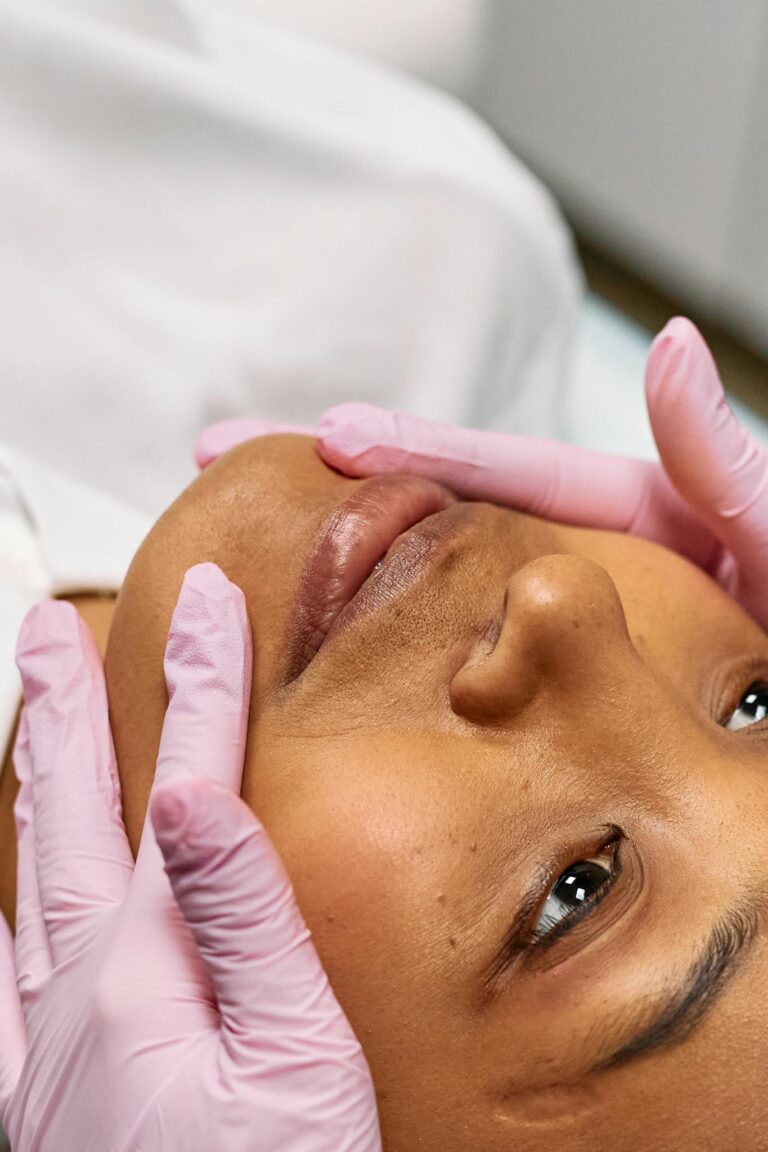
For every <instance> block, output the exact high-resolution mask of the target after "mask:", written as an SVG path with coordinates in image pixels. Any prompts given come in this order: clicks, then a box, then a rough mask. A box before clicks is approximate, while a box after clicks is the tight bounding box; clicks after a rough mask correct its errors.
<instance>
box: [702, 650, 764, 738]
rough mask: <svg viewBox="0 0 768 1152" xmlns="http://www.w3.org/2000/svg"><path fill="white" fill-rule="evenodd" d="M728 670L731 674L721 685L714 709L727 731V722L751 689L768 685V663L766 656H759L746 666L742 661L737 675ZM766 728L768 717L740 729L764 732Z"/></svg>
mask: <svg viewBox="0 0 768 1152" xmlns="http://www.w3.org/2000/svg"><path fill="white" fill-rule="evenodd" d="M728 671H729V673H730V674H729V675H728V677H727V683H726V685H725V687H724V688H722V687H721V689H720V691H719V692H717V694H716V702H717V703H716V707H715V708H714V709H713V716H714V719H715V721H716V723H717V724H718V725H719V727H720V728H723V729H725V730H726V731H728V729H727V727H726V726H727V724H728V723H729V722H730V720H731V719H732V717H733V714H734V713H735V712H736V711H737V709H738V708H739V706H740V705H741V702H742V701H743V700H744V697H745V696H746V695H747V694H748V693H749V691H750V689H751V688H756V687H762V686H766V685H768V665H766V661H765V659H764V658H758V659H755V660H751V661H750V662H749V664H748V665H747V667H746V668H745V667H744V665H743V663H742V665H741V667H740V668H739V669H738V671H737V672H736V674H735V675H734V674H733V672H732V671H731V670H730V669H729V670H728ZM766 728H768V717H767V718H764V719H763V720H757V721H755V723H754V724H749V725H745V726H744V727H743V728H742V729H740V731H741V733H742V734H743V733H744V732H761V731H762V732H764V731H765V730H766ZM736 731H739V730H738V729H737V730H734V734H735V732H736Z"/></svg>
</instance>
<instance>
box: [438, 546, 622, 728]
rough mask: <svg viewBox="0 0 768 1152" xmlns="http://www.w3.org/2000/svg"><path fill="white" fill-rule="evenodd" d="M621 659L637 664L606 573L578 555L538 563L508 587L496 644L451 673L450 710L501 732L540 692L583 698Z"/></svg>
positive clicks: (618, 600)
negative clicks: (592, 684)
mask: <svg viewBox="0 0 768 1152" xmlns="http://www.w3.org/2000/svg"><path fill="white" fill-rule="evenodd" d="M628 657H629V658H632V659H635V660H637V659H639V657H638V654H637V652H636V650H635V648H634V645H633V644H632V641H631V639H630V636H629V632H628V629H627V622H626V618H625V616H624V609H623V607H622V604H621V599H620V598H619V593H618V590H617V588H616V585H615V584H614V583H613V580H612V579H611V577H610V576H609V575H608V573H607V572H606V570H605V569H604V568H601V567H600V565H599V564H595V563H594V562H593V561H591V560H587V559H584V558H583V557H580V556H560V555H558V556H544V557H540V558H539V559H536V560H534V561H533V562H531V563H530V564H527V565H526V566H525V567H524V568H521V569H520V571H519V572H517V573H515V575H514V576H513V577H512V578H511V580H510V581H509V583H508V584H507V588H506V593H505V598H504V617H503V621H502V626H501V632H500V635H499V638H498V641H497V643H496V645H495V647H494V649H493V651H492V652H491V653H490V654H489V655H485V656H484V657H481V658H479V659H477V658H475V657H470V659H469V660H468V661H467V663H465V664H464V666H463V667H462V668H460V669H459V671H458V672H457V673H456V675H455V676H454V678H453V680H452V682H451V689H450V691H451V704H452V707H453V710H454V712H456V713H457V714H458V715H460V716H462V717H464V718H465V719H467V720H470V721H472V722H473V723H479V724H489V725H503V724H504V723H505V722H506V721H508V720H510V719H512V717H514V716H515V715H516V714H517V713H518V712H520V710H521V709H523V708H525V707H526V705H527V704H529V703H530V702H531V701H532V700H533V699H534V698H535V697H536V696H537V694H539V693H540V692H542V691H545V690H546V691H552V690H558V691H561V692H582V691H584V688H585V686H586V685H587V684H589V683H590V682H593V681H594V680H595V678H596V677H605V678H609V677H611V675H612V669H615V668H616V666H617V663H618V662H622V663H623V664H624V665H625V666H626V660H627V658H628ZM606 682H607V679H606Z"/></svg>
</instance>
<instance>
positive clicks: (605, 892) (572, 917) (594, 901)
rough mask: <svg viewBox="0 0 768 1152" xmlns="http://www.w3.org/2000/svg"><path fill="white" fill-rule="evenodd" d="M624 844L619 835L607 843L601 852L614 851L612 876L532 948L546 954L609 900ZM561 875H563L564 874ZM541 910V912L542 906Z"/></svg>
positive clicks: (532, 945) (619, 874)
mask: <svg viewBox="0 0 768 1152" xmlns="http://www.w3.org/2000/svg"><path fill="white" fill-rule="evenodd" d="M623 843H624V837H623V836H621V835H619V836H617V837H616V838H614V839H613V840H609V841H607V842H606V843H605V844H604V845H603V847H602V848H601V850H600V851H601V852H603V853H605V852H606V851H607V850H608V849H609V848H611V849H612V852H611V858H612V865H613V866H612V869H611V874H610V876H608V877H606V879H605V881H604V882H603V883H602V884H601V885H600V887H599V888H598V889H597V891H596V892H594V893H593V894H592V896H590V897H589V898H588V899H587V900H585V901H584V902H583V903H582V904H580V905H579V907H578V908H574V909H573V911H572V912H569V913H568V915H567V916H563V918H562V919H561V920H559V921H558V923H557V924H555V925H554V927H552V928H550V930H549V931H548V932H547V933H546V934H545V935H544V936H540V937H538V938H536V939H533V940H531V943H530V947H531V948H535V949H536V950H537V951H539V952H545V951H547V950H548V949H550V948H553V947H554V945H555V944H557V942H558V940H562V938H563V936H567V935H568V933H569V932H571V931H572V930H573V929H574V928H575V927H576V925H577V924H579V923H581V921H582V920H585V919H586V917H587V916H589V915H591V914H592V912H594V910H595V909H596V908H598V907H599V906H600V905H601V904H602V902H603V901H604V900H606V899H607V898H608V896H609V895H610V892H611V889H612V888H613V886H614V884H616V883H617V881H618V880H619V877H620V876H621V873H622V869H623V860H622V854H621V848H622V844H623ZM599 854H600V853H598V854H597V855H599ZM571 863H576V861H571ZM566 867H568V865H566ZM560 875H562V872H561V873H560ZM558 879H559V876H558V877H556V878H555V880H554V882H553V884H552V885H551V886H550V888H549V890H548V893H549V892H551V891H552V888H553V887H554V885H555V884H557V881H558ZM545 899H546V897H545ZM539 910H541V906H540V909H539Z"/></svg>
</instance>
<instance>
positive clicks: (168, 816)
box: [150, 775, 254, 866]
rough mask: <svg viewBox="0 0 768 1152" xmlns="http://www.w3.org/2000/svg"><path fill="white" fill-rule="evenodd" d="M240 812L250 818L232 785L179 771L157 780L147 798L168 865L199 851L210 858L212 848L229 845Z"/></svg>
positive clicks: (250, 819) (207, 858) (229, 847)
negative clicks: (164, 779) (162, 780)
mask: <svg viewBox="0 0 768 1152" xmlns="http://www.w3.org/2000/svg"><path fill="white" fill-rule="evenodd" d="M243 812H245V813H246V818H247V819H248V821H249V822H253V821H254V818H253V817H252V815H251V813H250V812H248V811H247V809H245V807H244V805H243V803H242V801H241V800H240V798H239V796H237V795H236V793H235V792H234V791H232V789H230V788H227V787H226V786H225V785H223V784H221V783H218V782H217V781H214V780H206V779H196V778H194V777H190V776H182V775H177V776H174V777H173V778H172V779H171V780H168V781H166V782H164V783H162V784H158V785H157V786H156V787H155V789H154V790H153V793H152V799H151V801H150V814H151V817H152V825H153V827H154V829H155V835H156V837H157V842H158V844H159V845H160V849H161V851H162V852H163V855H164V856H165V857H166V863H168V864H170V865H171V866H174V865H177V864H179V862H180V861H181V860H182V859H183V860H188V859H189V858H190V856H192V857H194V856H196V855H200V854H201V853H202V856H203V857H204V858H205V859H206V861H208V862H210V853H211V851H212V850H213V849H215V848H218V847H221V848H225V849H227V850H229V849H231V848H232V845H233V843H234V842H235V841H236V839H237V825H238V823H239V821H240V819H241V817H242V814H243Z"/></svg>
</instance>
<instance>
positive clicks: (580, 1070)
mask: <svg viewBox="0 0 768 1152" xmlns="http://www.w3.org/2000/svg"><path fill="white" fill-rule="evenodd" d="M358 483H359V482H358V481H353V480H348V479H346V478H343V477H341V476H338V475H337V474H335V473H333V472H331V471H329V470H328V469H327V468H325V467H324V465H322V464H321V463H320V462H319V460H318V459H317V457H316V456H315V453H314V451H313V448H312V445H311V443H310V442H309V441H305V440H303V439H301V438H298V437H274V438H269V439H266V440H261V441H255V442H252V443H250V444H247V445H244V446H243V447H241V448H239V449H237V450H235V451H234V452H231V453H229V454H228V455H227V456H226V457H225V458H223V459H222V460H221V461H219V462H218V463H217V464H216V465H214V466H213V467H211V468H210V469H209V470H208V471H207V472H206V473H205V474H204V475H203V476H202V477H201V478H200V479H199V480H198V481H196V483H195V484H193V485H192V486H191V488H189V489H188V490H187V492H186V493H184V494H183V495H182V497H181V498H180V499H179V500H178V501H177V502H176V504H174V505H173V507H172V508H171V509H170V510H169V511H168V512H167V513H166V515H165V516H164V517H163V518H162V519H161V520H160V521H159V523H158V524H157V525H156V527H155V529H154V530H153V532H152V533H151V534H150V536H149V538H148V540H147V541H146V542H145V544H144V546H143V547H142V549H141V550H140V552H139V554H138V555H137V557H136V560H135V562H134V564H133V566H132V568H131V571H130V573H129V576H128V578H127V580H126V584H125V587H124V589H123V592H122V593H121V597H120V600H119V602H118V609H117V612H116V615H115V619H114V623H113V628H112V632H111V635H110V642H109V650H108V656H107V675H108V687H109V694H110V700H111V707H112V722H113V731H114V735H115V742H116V747H117V751H118V758H119V762H120V770H121V778H122V783H123V796H124V807H125V815H126V823H127V827H128V831H129V835H130V837H131V841H132V844H133V846H134V848H135V846H136V844H137V842H138V837H139V835H140V829H141V823H142V820H143V816H144V812H145V809H146V802H147V796H148V791H149V787H150V784H151V779H152V774H153V770H154V762H155V756H156V752H157V746H158V741H159V735H160V729H161V724H162V719H163V712H164V708H165V701H166V697H165V689H164V681H163V672H162V656H163V648H164V643H165V637H166V635H167V631H168V624H169V621H170V617H171V613H172V610H173V606H174V603H175V600H176V597H177V595H178V591H179V587H180V584H181V579H182V576H183V573H184V571H185V570H186V569H187V568H188V567H189V566H190V565H192V564H194V563H196V562H198V561H201V560H213V561H215V562H216V563H218V564H219V565H220V566H221V567H222V568H223V569H224V571H225V572H226V573H227V575H228V576H229V577H230V579H232V580H233V581H235V582H236V583H237V584H239V585H240V586H241V587H242V589H243V591H244V593H245V596H246V601H247V604H248V610H249V614H250V619H251V624H252V627H253V632H254V647H255V659H254V690H253V698H252V714H251V724H250V733H249V744H248V755H247V765H246V778H245V784H244V796H245V799H246V800H247V802H248V803H249V804H250V805H251V806H252V807H253V809H254V810H255V811H256V812H257V813H258V814H259V816H260V817H261V819H262V820H263V821H264V823H265V824H266V826H267V828H268V830H269V832H270V834H271V835H272V837H273V839H274V841H275V843H276V845H277V847H278V849H279V850H280V852H281V854H282V856H283V859H284V860H285V863H286V865H287V867H288V870H289V872H290V874H291V877H292V880H293V882H294V885H295V888H296V891H297V895H298V898H299V902H300V904H301V907H302V909H303V912H304V914H305V917H306V919H307V921H308V923H309V925H310V927H311V928H312V930H313V933H314V936H315V941H316V944H317V946H318V949H319V951H320V955H321V957H322V959H323V962H324V964H325V965H326V968H327V970H328V972H329V975H330V977H331V980H332V982H333V985H334V987H335V989H336V991H337V994H338V996H339V999H340V1001H341V1003H342V1005H343V1007H344V1009H345V1011H346V1012H347V1014H348V1015H349V1017H350V1019H351V1021H352V1024H353V1026H354V1027H355V1029H356V1031H357V1034H358V1036H359V1037H360V1039H361V1041H362V1044H363V1047H364V1049H365V1052H366V1055H367V1057H368V1060H369V1063H370V1066H371V1070H372V1073H373V1077H374V1082H375V1084H376V1087H377V1090H378V1095H379V1106H380V1116H381V1122H382V1129H383V1134H384V1142H385V1148H386V1149H387V1152H416V1150H417V1149H418V1150H419V1152H422V1150H423V1152H470V1150H471V1152H496V1150H499V1152H539V1150H541V1152H544V1150H547V1152H549V1150H550V1149H553V1148H557V1149H562V1150H564V1152H596V1150H597V1149H601V1148H609V1147H610V1148H611V1149H612V1150H614V1152H639V1150H640V1149H642V1150H643V1152H677V1150H680V1149H697V1150H698V1149H704V1150H706V1149H712V1150H715V1149H717V1150H718V1152H729V1150H733V1152H747V1150H749V1152H755V1150H758V1152H759V1150H760V1149H768V1101H766V1098H765V1097H766V1094H765V1093H764V1091H763V1090H762V1085H763V1083H764V1076H765V1067H766V1061H767V1060H768V1029H766V1020H765V1017H766V1009H765V1007H764V1004H765V995H764V989H765V987H766V984H767V983H768V951H767V950H766V947H765V945H764V944H763V942H762V941H763V936H762V933H763V932H764V924H762V923H761V924H760V932H761V935H760V937H759V939H758V940H757V942H756V944H755V945H754V947H753V948H752V950H751V951H750V952H749V954H748V956H747V958H746V959H745V960H744V962H743V964H742V965H741V967H740V968H739V970H738V971H737V974H736V976H735V977H734V979H733V980H732V981H731V982H730V983H729V985H728V987H727V988H726V989H725V991H724V992H723V994H722V996H721V997H720V999H719V1000H718V1002H717V1003H716V1004H715V1005H714V1007H713V1009H712V1010H711V1012H710V1013H709V1014H708V1015H707V1016H706V1018H705V1019H704V1020H703V1021H702V1022H701V1023H700V1025H699V1027H698V1028H697V1029H696V1030H695V1031H694V1032H692V1033H691V1035H690V1036H689V1037H688V1039H687V1040H685V1041H684V1042H683V1043H682V1044H680V1045H677V1046H675V1047H669V1048H662V1049H659V1050H656V1051H653V1052H650V1053H648V1054H647V1055H645V1056H643V1057H641V1058H640V1059H639V1060H637V1061H635V1062H633V1063H631V1064H627V1065H626V1066H624V1067H620V1068H616V1069H612V1070H609V1071H603V1072H599V1073H588V1068H589V1067H590V1066H591V1065H592V1064H593V1063H595V1062H596V1061H600V1060H601V1059H603V1058H604V1057H605V1056H606V1055H607V1052H608V1044H609V1040H611V1041H613V1042H615V1041H616V1040H617V1039H618V1040H623V1039H625V1038H626V1037H625V1036H624V1031H625V1029H624V1027H623V1026H622V1028H621V1034H620V1035H619V1036H618V1037H617V1036H616V1035H615V1032H616V1029H617V1027H618V1023H617V1022H618V1021H619V1013H622V1017H621V1018H622V1019H623V1013H624V1012H625V1011H626V1010H627V1009H629V1010H631V1011H632V1012H633V1014H635V1015H636V1016H638V1017H644V1016H645V1015H647V1014H648V1012H650V1011H651V1009H652V1007H653V1001H654V998H655V997H656V995H657V994H658V993H659V992H661V991H662V990H664V989H665V988H666V987H667V986H668V985H669V984H671V983H675V982H677V981H679V980H681V979H682V978H683V977H684V976H685V974H686V973H687V971H688V970H689V967H690V965H691V963H692V960H693V958H694V956H695V954H696V952H697V950H698V949H699V948H700V946H701V945H702V943H703V942H704V940H705V939H706V938H707V937H708V936H709V934H710V932H711V930H712V928H713V925H714V924H715V922H716V921H717V920H718V918H719V917H720V916H721V915H722V914H723V912H724V911H725V910H726V909H728V908H730V907H731V906H732V905H734V904H735V903H738V902H739V901H740V900H742V899H744V898H745V897H746V896H747V895H749V894H751V893H754V892H755V891H762V890H763V889H764V888H765V887H766V872H767V871H768V868H767V863H768V782H767V781H766V768H768V725H762V726H758V727H756V728H755V729H750V730H747V731H745V732H739V733H732V732H728V731H725V730H724V729H723V728H722V727H721V722H722V721H723V720H724V719H725V717H726V716H727V715H728V714H729V712H731V711H732V710H733V709H734V708H735V707H736V705H737V704H738V701H739V699H740V698H741V696H742V694H743V692H744V691H745V690H746V689H747V687H748V685H749V684H750V683H752V682H753V681H755V680H758V679H760V677H761V676H762V677H767V678H768V640H767V639H766V637H765V636H764V634H763V633H762V631H761V630H760V629H759V628H758V627H757V626H756V625H755V624H754V623H753V622H752V621H751V620H749V619H748V618H747V617H746V616H745V615H744V614H743V613H742V612H741V611H740V610H739V609H738V608H737V607H736V606H735V605H734V604H733V603H731V602H730V601H729V600H727V598H726V597H725V596H724V595H723V594H722V593H721V592H720V591H719V590H718V589H717V588H716V587H715V586H714V585H713V584H712V583H711V582H710V581H709V580H708V579H707V577H705V576H704V575H702V574H701V573H700V572H698V571H697V570H695V569H693V568H692V567H691V566H690V565H688V564H687V563H685V562H684V561H682V560H681V559H679V558H678V557H676V556H673V555H672V554H670V553H668V552H666V551H664V550H662V549H660V548H657V547H654V546H652V545H649V544H647V543H644V542H640V541H636V540H633V539H630V538H626V537H619V536H615V535H612V534H607V533H599V532H590V531H584V530H578V529H572V528H563V527H560V526H554V525H549V524H544V523H543V522H541V521H537V520H534V519H531V518H529V517H525V516H521V515H518V514H514V513H511V512H508V511H505V510H500V509H496V508H492V507H490V506H487V505H474V506H472V508H471V510H470V512H469V515H466V519H465V521H464V526H463V528H462V531H461V532H460V534H459V535H457V536H456V537H454V538H453V539H451V540H450V541H447V542H445V543H444V544H443V546H441V548H440V549H439V550H438V552H437V554H436V557H435V560H434V563H433V565H432V567H431V569H430V570H429V571H428V572H427V573H425V575H424V576H423V578H422V579H420V580H419V582H418V583H416V584H415V585H413V586H412V587H411V588H410V589H409V590H408V591H407V593H405V594H404V595H403V596H402V598H401V599H399V600H397V601H395V602H394V603H393V604H392V605H391V606H389V607H388V609H387V610H386V611H384V612H383V613H380V614H378V615H376V616H374V617H371V618H368V619H367V620H365V621H363V622H361V623H359V624H358V625H357V626H356V627H355V628H353V629H351V630H349V631H347V632H345V633H343V634H340V635H338V636H337V637H335V638H333V640H331V641H329V642H328V644H326V645H325V647H324V648H323V649H322V650H321V652H320V653H319V655H318V656H317V658H316V659H315V660H314V661H313V663H312V664H311V665H310V667H309V668H308V669H307V671H306V672H305V673H304V675H303V676H302V677H300V679H299V680H297V681H296V682H295V683H293V684H292V685H290V686H288V687H286V686H285V683H284V670H285V660H286V638H287V636H288V632H289V629H290V626H291V613H292V606H293V601H294V597H295V593H296V588H297V584H298V579H299V574H300V571H301V569H302V566H303V564H304V561H305V559H306V557H307V555H308V553H309V551H310V549H311V547H312V544H313V541H314V538H315V536H316V534H317V531H318V529H319V528H320V526H321V524H322V523H323V522H324V520H325V519H326V517H327V516H328V514H329V513H330V512H332V511H333V510H334V509H335V508H336V507H337V506H338V504H339V503H340V502H341V501H342V500H343V499H345V498H346V497H347V496H348V495H349V494H350V493H351V492H353V491H354V490H355V488H356V487H357V485H358ZM460 515H462V516H464V515H465V513H460ZM755 661H757V663H755ZM617 827H618V828H620V829H621V830H622V834H623V837H624V839H623V843H622V847H621V850H620V851H621V862H622V871H621V875H620V877H619V879H618V880H617V882H616V884H615V885H614V887H613V888H612V890H611V891H610V892H609V893H608V895H607V896H606V898H605V899H604V900H603V901H602V903H601V904H600V905H599V906H598V907H596V908H595V909H594V910H593V911H592V913H591V914H590V915H589V916H587V917H586V918H585V919H583V920H582V921H581V922H580V923H579V924H577V925H576V926H575V927H574V928H573V929H572V931H571V932H569V933H568V934H567V935H565V936H563V937H561V938H560V939H559V940H558V941H557V942H556V943H555V944H553V945H552V947H550V948H548V949H546V950H543V949H538V950H537V949H535V948H532V947H529V948H528V950H527V951H526V953H525V954H524V955H523V956H522V957H521V958H519V959H518V960H516V961H515V962H514V963H513V965H512V967H511V969H510V970H509V972H507V973H506V975H505V976H503V977H502V978H501V979H499V980H498V981H497V982H496V984H495V986H494V988H493V991H492V993H491V992H489V981H488V973H489V970H490V969H491V967H492V964H493V959H494V957H495V955H496V953H497V951H498V949H499V947H500V945H501V943H502V941H503V939H504V938H505V936H506V934H507V933H508V931H509V928H510V925H511V922H512V919H513V916H514V913H515V909H516V908H517V906H518V904H519V902H520V900H521V898H522V897H523V895H524V893H525V892H526V891H527V889H528V888H529V887H530V884H531V880H532V879H533V878H534V877H535V875H536V874H537V870H538V869H540V868H541V866H542V864H543V863H545V862H547V861H549V871H548V872H547V873H546V875H547V876H549V875H550V874H551V882H552V883H554V881H555V880H556V879H557V876H558V874H559V873H560V872H561V871H562V870H563V869H564V868H566V867H567V866H568V865H569V864H571V863H572V862H573V861H575V860H580V859H583V858H585V857H590V856H594V855H595V854H596V853H599V852H600V851H601V849H602V848H603V847H604V844H605V840H606V836H607V835H608V832H607V830H608V829H609V828H617ZM537 912H538V910H537V909H536V908H533V909H532V910H531V917H529V919H530V920H531V926H532V922H533V920H535V914H537Z"/></svg>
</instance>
